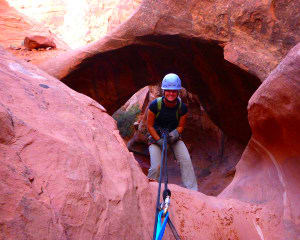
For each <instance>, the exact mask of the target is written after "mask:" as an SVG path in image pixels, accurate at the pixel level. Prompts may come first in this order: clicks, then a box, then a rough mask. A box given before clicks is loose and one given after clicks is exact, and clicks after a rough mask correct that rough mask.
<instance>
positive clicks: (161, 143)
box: [155, 138, 164, 148]
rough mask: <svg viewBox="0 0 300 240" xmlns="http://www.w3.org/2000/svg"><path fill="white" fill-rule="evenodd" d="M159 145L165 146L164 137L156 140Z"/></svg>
mask: <svg viewBox="0 0 300 240" xmlns="http://www.w3.org/2000/svg"><path fill="white" fill-rule="evenodd" d="M155 143H156V144H157V145H159V146H160V147H161V148H162V147H163V144H164V140H163V139H162V138H160V139H158V140H157V141H156V142H155Z"/></svg>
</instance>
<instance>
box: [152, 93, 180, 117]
mask: <svg viewBox="0 0 300 240" xmlns="http://www.w3.org/2000/svg"><path fill="white" fill-rule="evenodd" d="M178 99H179V105H178V107H177V110H176V118H177V121H179V117H180V116H179V115H180V114H181V106H182V101H181V98H178ZM161 106H162V97H159V98H157V113H156V116H155V118H158V116H159V114H160V111H161Z"/></svg>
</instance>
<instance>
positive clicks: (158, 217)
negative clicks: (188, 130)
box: [153, 129, 180, 240]
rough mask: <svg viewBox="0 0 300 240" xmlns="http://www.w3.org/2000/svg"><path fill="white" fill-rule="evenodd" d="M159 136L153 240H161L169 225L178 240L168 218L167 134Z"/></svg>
mask: <svg viewBox="0 0 300 240" xmlns="http://www.w3.org/2000/svg"><path fill="white" fill-rule="evenodd" d="M161 134H162V137H163V140H164V142H163V147H162V152H161V165H160V166H161V167H160V175H159V185H158V193H157V201H156V213H155V224H154V231H153V240H161V239H162V238H163V235H164V232H165V229H166V225H167V223H168V224H169V226H170V228H171V230H172V233H173V235H174V237H175V239H176V240H180V237H179V235H178V233H177V231H176V229H175V227H174V225H173V223H172V222H171V219H170V217H169V212H168V209H169V205H170V198H171V191H170V190H169V189H168V173H167V137H168V136H169V132H168V130H166V129H163V130H161ZM162 174H164V182H165V189H164V191H163V202H162V203H160V190H161V182H162Z"/></svg>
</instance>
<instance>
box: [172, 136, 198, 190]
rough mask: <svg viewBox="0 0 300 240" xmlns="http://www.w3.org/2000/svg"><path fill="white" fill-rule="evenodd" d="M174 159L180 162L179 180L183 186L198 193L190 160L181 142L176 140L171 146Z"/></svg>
mask: <svg viewBox="0 0 300 240" xmlns="http://www.w3.org/2000/svg"><path fill="white" fill-rule="evenodd" d="M172 148H173V150H174V154H175V157H176V159H177V161H179V162H180V171H181V179H182V183H183V186H184V187H186V188H188V189H192V190H195V191H198V184H197V180H196V176H195V172H194V168H193V165H192V160H191V157H190V154H189V151H188V150H187V148H186V146H185V144H184V142H183V141H181V140H178V141H177V142H176V143H174V144H173V145H172Z"/></svg>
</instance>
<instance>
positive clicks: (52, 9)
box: [8, 0, 141, 48]
mask: <svg viewBox="0 0 300 240" xmlns="http://www.w3.org/2000/svg"><path fill="white" fill-rule="evenodd" d="M8 2H9V4H10V5H11V6H13V7H14V8H16V9H17V10H18V11H19V12H21V13H23V14H25V15H26V16H29V17H31V18H33V19H34V20H36V21H38V22H40V23H42V24H44V25H45V26H46V27H48V28H49V29H50V30H51V31H52V32H54V33H55V34H56V35H57V36H59V37H60V38H61V39H63V40H64V41H65V42H66V43H67V44H68V45H69V46H70V47H72V48H76V47H80V46H84V45H86V44H87V43H91V42H94V41H96V40H98V39H100V38H101V37H103V36H104V35H105V34H107V33H108V32H111V31H112V30H113V29H115V28H116V27H117V26H118V25H120V24H121V23H122V22H124V21H125V20H127V18H128V17H129V16H130V15H131V14H132V13H133V12H134V10H135V9H136V8H137V7H138V6H139V5H140V3H141V0H110V1H107V0H106V1H100V0H77V1H76V2H74V1H70V0H44V1H42V2H41V1H39V2H38V1H34V0H26V1H23V0H8Z"/></svg>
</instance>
